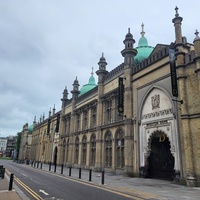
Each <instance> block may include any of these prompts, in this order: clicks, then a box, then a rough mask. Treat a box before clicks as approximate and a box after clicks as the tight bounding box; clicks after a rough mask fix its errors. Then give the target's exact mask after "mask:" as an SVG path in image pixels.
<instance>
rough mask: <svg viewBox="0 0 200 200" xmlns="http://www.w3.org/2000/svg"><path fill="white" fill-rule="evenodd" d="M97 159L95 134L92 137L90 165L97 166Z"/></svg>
mask: <svg viewBox="0 0 200 200" xmlns="http://www.w3.org/2000/svg"><path fill="white" fill-rule="evenodd" d="M95 159H96V135H95V134H93V135H92V137H91V158H90V165H92V166H94V165H95Z"/></svg>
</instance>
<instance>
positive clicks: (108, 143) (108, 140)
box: [105, 132, 112, 167]
mask: <svg viewBox="0 0 200 200" xmlns="http://www.w3.org/2000/svg"><path fill="white" fill-rule="evenodd" d="M105 166H106V167H111V166H112V135H111V133H110V132H109V133H107V134H106V137H105Z"/></svg>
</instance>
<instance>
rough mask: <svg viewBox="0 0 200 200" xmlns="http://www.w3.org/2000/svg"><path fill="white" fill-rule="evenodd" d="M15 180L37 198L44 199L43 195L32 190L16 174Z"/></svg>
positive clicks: (37, 199)
mask: <svg viewBox="0 0 200 200" xmlns="http://www.w3.org/2000/svg"><path fill="white" fill-rule="evenodd" d="M14 179H15V181H16V182H17V183H18V184H19V185H21V186H22V187H23V188H24V189H25V190H26V191H27V192H28V193H29V194H30V195H32V196H33V197H34V198H35V199H36V200H43V198H42V197H41V196H39V195H38V194H37V193H36V192H34V191H33V190H31V188H29V187H28V186H27V185H25V184H24V183H23V182H22V181H20V180H19V179H18V178H17V177H16V176H14Z"/></svg>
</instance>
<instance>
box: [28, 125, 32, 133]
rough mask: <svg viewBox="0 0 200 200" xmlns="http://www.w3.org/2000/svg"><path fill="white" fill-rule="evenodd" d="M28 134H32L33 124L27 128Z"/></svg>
mask: <svg viewBox="0 0 200 200" xmlns="http://www.w3.org/2000/svg"><path fill="white" fill-rule="evenodd" d="M28 132H29V133H32V132H33V124H32V125H30V126H29V127H28Z"/></svg>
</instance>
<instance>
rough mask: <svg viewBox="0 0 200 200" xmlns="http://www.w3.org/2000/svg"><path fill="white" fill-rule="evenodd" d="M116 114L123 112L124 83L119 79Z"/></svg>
mask: <svg viewBox="0 0 200 200" xmlns="http://www.w3.org/2000/svg"><path fill="white" fill-rule="evenodd" d="M118 112H119V113H123V112H124V83H123V78H121V77H119V82H118Z"/></svg>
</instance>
